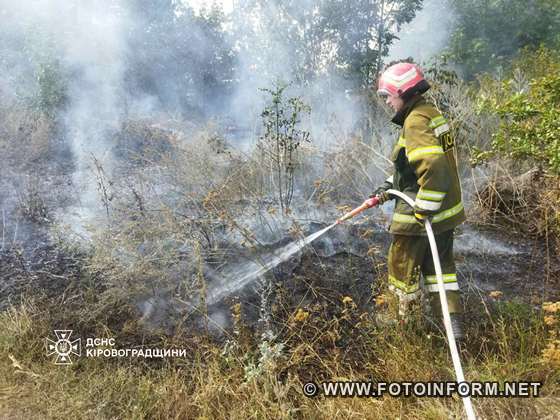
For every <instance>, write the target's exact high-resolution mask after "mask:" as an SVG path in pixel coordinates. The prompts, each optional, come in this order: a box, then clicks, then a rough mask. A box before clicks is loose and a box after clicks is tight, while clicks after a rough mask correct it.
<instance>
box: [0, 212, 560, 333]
mask: <svg viewBox="0 0 560 420" xmlns="http://www.w3.org/2000/svg"><path fill="white" fill-rule="evenodd" d="M325 226H326V225H325ZM323 227H324V226H323V225H321V224H318V223H314V224H310V225H308V226H307V227H306V229H305V231H306V232H309V233H311V232H315V231H317V230H319V229H321V228H323ZM20 229H21V230H20V232H25V235H27V236H26V241H25V242H21V243H20V244H19V245H18V246H12V247H9V248H8V249H5V250H3V251H2V252H1V253H0V308H5V307H6V306H7V305H8V304H10V303H16V304H17V303H18V301H19V299H20V296H22V295H27V296H29V295H31V296H33V295H41V296H44V297H47V298H49V297H56V296H60V295H62V294H64V293H65V290H66V289H67V288H68V287H70V286H72V285H73V286H76V285H79V283H80V281H82V278H81V277H82V276H83V273H84V271H83V268H84V267H83V265H84V263H85V260H84V258H85V257H86V256H85V254H81V253H79V252H76V251H75V250H69V249H67V248H63V247H61V246H60V245H59V244H57V243H55V242H53V240H52V238H51V237H50V236H49V234H48V227H47V226H45V225H40V226H39V225H35V226H34V225H26V226H24V225H22V226H20ZM21 235H23V233H21ZM22 237H23V236H22ZM290 241H291V238H289V237H286V238H284V239H283V240H282V241H279V242H278V243H275V244H271V245H269V246H268V247H267V248H269V249H270V250H273V249H275V248H278V247H280V246H283V245H285V244H286V243H289V242H290ZM389 243H390V235H389V234H388V233H387V232H386V230H385V229H384V227H383V226H381V225H380V224H378V223H375V222H372V221H369V220H366V221H365V222H363V223H359V224H354V225H344V226H338V227H336V228H335V229H333V230H331V231H330V232H328V233H327V234H326V235H324V236H323V237H321V238H319V239H317V240H316V241H315V242H314V243H313V244H312V245H311V246H308V247H306V248H304V250H303V251H302V252H299V253H297V254H296V255H294V256H293V257H291V258H290V259H289V260H287V261H286V262H284V263H282V264H280V265H279V266H277V267H276V268H274V269H273V270H271V272H269V273H268V274H266V275H265V276H263V277H261V278H258V279H255V281H253V282H251V283H250V284H248V285H247V286H246V287H244V288H243V289H241V290H239V291H238V292H236V293H234V294H232V295H231V296H229V297H227V298H226V299H224V300H223V301H222V302H220V303H217V304H215V305H213V306H212V307H210V308H208V313H209V316H210V318H211V322H210V324H209V327H210V329H212V325H215V326H216V329H215V332H216V333H217V334H218V335H219V331H220V330H221V329H222V328H227V327H228V326H230V325H231V321H232V315H231V306H232V305H233V304H235V303H237V302H240V303H242V305H243V308H244V317H245V318H246V319H247V320H248V321H249V322H250V323H254V324H256V323H257V320H259V319H261V321H262V319H263V311H264V312H266V308H267V307H269V306H271V305H282V306H283V309H284V310H283V312H284V313H289V312H291V311H294V310H296V308H306V307H311V306H312V305H315V304H317V303H321V304H324V305H327V306H328V305H333V307H334V306H336V305H340V302H341V300H342V299H343V298H344V297H345V296H349V297H351V298H352V299H353V301H354V302H355V303H356V304H357V306H358V307H359V308H360V309H361V310H364V311H368V312H370V311H372V309H373V308H374V306H375V305H374V297H375V295H376V294H377V293H378V291H379V290H380V289H381V287H382V285H383V281H384V279H385V278H386V255H387V251H388V247H389ZM455 250H456V261H457V269H458V275H459V282H460V285H461V289H462V291H463V296H464V299H465V301H468V299H469V296H470V297H473V296H475V297H482V298H483V299H484V300H487V301H490V302H492V301H495V300H516V301H520V302H525V303H529V304H532V305H534V306H535V307H538V306H540V305H541V304H542V302H543V301H554V300H558V299H560V284H559V278H560V262H559V260H558V257H557V256H554V255H547V249H546V247H545V246H544V244H543V243H542V242H540V241H538V240H531V239H527V238H523V237H520V236H517V235H514V234H509V233H507V232H506V231H504V230H499V231H498V230H484V229H481V228H479V227H476V226H474V225H465V226H463V227H461V228H460V229H458V230H457V235H456V245H455ZM211 286H212V281H211V280H210V281H209V287H211ZM100 287H101V286H100ZM496 291H497V292H500V293H499V294H496V293H495V292H496ZM492 292H494V293H492ZM152 309H153V310H152V311H151V313H150V315H149V316H148V317H146V316H144V317H143V321H144V322H145V323H146V325H149V326H160V325H157V324H158V323H160V322H161V320H166V322H165V323H166V324H168V322H167V321H171V320H178V319H183V321H187V322H190V321H193V322H194V325H201V324H200V320H199V321H198V322H197V321H195V320H196V319H197V317H196V316H194V317H193V316H189V315H188V312H189V310H188V309H185V306H184V305H176V304H175V303H174V301H173V299H172V298H170V299H169V300H167V299H165V298H163V299H161V298H160V300H159V304H158V305H155V307H154V308H152ZM140 310H141V309H140ZM141 311H142V310H141ZM186 314H187V316H185V315H186ZM144 315H146V314H144ZM170 315H171V316H170ZM167 326H168V327H171V328H172V327H173V326H172V325H169V324H168V325H167Z"/></svg>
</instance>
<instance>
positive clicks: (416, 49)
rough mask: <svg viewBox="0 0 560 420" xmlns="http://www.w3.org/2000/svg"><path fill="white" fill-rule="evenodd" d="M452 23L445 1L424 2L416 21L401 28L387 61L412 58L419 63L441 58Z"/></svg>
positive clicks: (452, 18) (429, 0)
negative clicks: (436, 57)
mask: <svg viewBox="0 0 560 420" xmlns="http://www.w3.org/2000/svg"><path fill="white" fill-rule="evenodd" d="M453 21H454V17H453V13H452V12H451V10H450V8H449V7H447V5H446V0H426V1H425V2H424V7H423V8H422V10H420V11H419V12H418V13H417V14H416V17H415V18H414V19H413V20H412V21H411V22H409V23H407V24H405V25H403V27H402V28H401V31H400V32H399V34H398V37H399V40H396V41H395V42H394V43H393V45H392V46H391V48H390V49H389V57H388V60H387V61H392V60H398V59H402V58H407V57H412V58H414V61H415V62H417V63H422V62H426V61H429V60H430V59H431V58H433V57H434V56H437V55H439V54H441V53H442V51H443V50H444V48H445V47H446V46H447V42H448V40H449V36H450V34H451V32H452V29H453Z"/></svg>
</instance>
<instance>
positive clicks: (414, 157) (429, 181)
mask: <svg viewBox="0 0 560 420" xmlns="http://www.w3.org/2000/svg"><path fill="white" fill-rule="evenodd" d="M411 117H413V118H409V119H407V121H406V122H405V131H406V156H407V158H408V161H409V163H410V165H411V166H412V168H413V169H414V172H415V174H416V177H417V178H418V185H419V187H420V189H419V190H418V194H417V195H416V201H415V203H414V204H415V206H414V212H415V213H416V215H417V217H418V218H420V219H422V218H424V217H426V216H430V215H433V214H435V213H437V212H438V211H439V209H440V208H441V205H442V203H443V200H444V198H445V195H446V194H447V191H448V189H449V184H450V178H449V174H450V168H449V161H448V159H447V157H446V156H445V152H444V150H443V148H442V146H441V143H440V141H439V139H438V138H437V137H436V135H435V133H434V131H433V130H432V129H431V128H430V127H429V123H430V119H429V118H428V117H426V116H423V115H414V116H411ZM409 120H410V121H409ZM407 123H408V124H407Z"/></svg>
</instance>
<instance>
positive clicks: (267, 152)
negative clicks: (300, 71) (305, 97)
mask: <svg viewBox="0 0 560 420" xmlns="http://www.w3.org/2000/svg"><path fill="white" fill-rule="evenodd" d="M287 87H288V86H287V85H284V84H282V83H279V82H278V83H276V84H275V86H274V87H273V88H272V89H263V91H264V92H267V93H268V94H269V95H270V103H269V104H268V105H267V106H266V107H265V109H264V110H263V112H262V114H261V117H262V122H263V126H264V134H263V136H262V137H261V138H260V140H259V144H258V147H259V149H260V150H261V151H262V153H263V156H264V159H265V161H267V162H269V163H270V165H271V167H272V168H273V169H272V170H273V171H274V173H275V182H276V191H277V194H278V202H279V204H280V207H281V209H282V211H283V212H285V211H286V212H287V211H288V210H289V208H290V203H291V201H292V197H293V194H294V175H295V169H296V166H297V154H296V152H297V150H298V147H299V146H300V145H301V143H302V142H309V141H310V138H309V135H310V133H309V132H308V131H306V130H304V129H301V128H299V124H300V122H301V120H300V119H301V116H302V114H304V113H309V112H310V108H309V106H307V105H306V104H305V103H304V102H303V101H302V99H301V98H300V97H297V96H295V97H289V98H287V99H286V98H285V97H284V92H285V90H286V88H287Z"/></svg>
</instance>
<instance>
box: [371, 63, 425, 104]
mask: <svg viewBox="0 0 560 420" xmlns="http://www.w3.org/2000/svg"><path fill="white" fill-rule="evenodd" d="M429 88H430V85H429V84H428V82H427V81H426V79H424V73H422V70H420V67H418V66H417V65H416V64H412V63H397V64H393V65H392V66H391V67H389V68H388V69H387V70H385V71H384V72H383V74H382V75H381V77H380V78H379V84H378V88H377V93H378V94H380V95H389V96H399V97H403V96H406V95H407V94H408V95H411V94H414V93H424V92H426V91H427V90H428V89H429Z"/></svg>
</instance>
